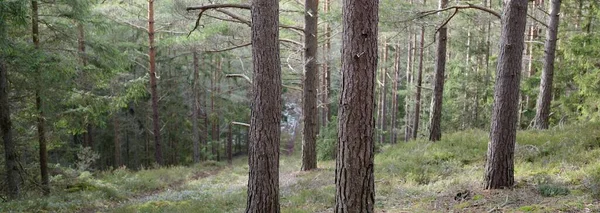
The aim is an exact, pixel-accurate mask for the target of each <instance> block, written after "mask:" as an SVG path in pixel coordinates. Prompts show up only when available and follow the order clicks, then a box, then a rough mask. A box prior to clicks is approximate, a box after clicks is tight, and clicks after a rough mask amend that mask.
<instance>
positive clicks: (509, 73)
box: [484, 0, 527, 189]
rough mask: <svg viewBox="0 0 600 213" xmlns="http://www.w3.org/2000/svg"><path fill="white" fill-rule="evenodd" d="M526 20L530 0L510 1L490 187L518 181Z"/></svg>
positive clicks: (499, 76) (487, 184)
mask: <svg viewBox="0 0 600 213" xmlns="http://www.w3.org/2000/svg"><path fill="white" fill-rule="evenodd" d="M526 21H527V0H508V1H507V2H506V5H505V6H504V13H503V16H502V33H501V36H500V54H499V56H498V68H497V72H496V86H495V89H494V107H493V111H492V122H491V123H492V124H491V131H490V142H489V143H488V151H487V162H486V166H485V181H484V182H485V188H486V189H499V188H505V187H512V186H513V184H514V151H515V141H516V136H517V117H518V114H519V108H518V107H519V105H518V104H519V86H520V80H521V68H522V63H521V61H522V60H523V55H522V54H523V46H524V33H525V28H526Z"/></svg>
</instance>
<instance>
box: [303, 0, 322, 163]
mask: <svg viewBox="0 0 600 213" xmlns="http://www.w3.org/2000/svg"><path fill="white" fill-rule="evenodd" d="M304 6H305V11H304V92H303V93H302V94H303V101H302V104H303V107H302V110H303V113H302V116H303V117H304V118H303V120H304V128H303V133H304V140H302V166H301V170H302V171H308V170H312V169H316V168H317V134H319V125H318V123H319V120H318V119H319V118H318V115H319V110H318V109H317V85H318V84H319V82H318V76H319V70H318V64H317V48H318V41H317V21H318V12H319V1H318V0H306V1H305V3H304Z"/></svg>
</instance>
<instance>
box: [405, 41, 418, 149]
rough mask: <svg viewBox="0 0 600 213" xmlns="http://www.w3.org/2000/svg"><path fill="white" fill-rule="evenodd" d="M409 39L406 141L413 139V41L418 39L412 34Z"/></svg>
mask: <svg viewBox="0 0 600 213" xmlns="http://www.w3.org/2000/svg"><path fill="white" fill-rule="evenodd" d="M409 37H410V38H411V39H409V41H408V56H407V57H406V58H407V62H406V91H407V93H406V96H405V97H404V126H405V129H404V141H409V140H410V139H411V138H412V128H411V124H410V122H411V116H410V115H411V113H410V108H411V106H410V101H411V100H410V90H411V88H412V85H413V84H412V78H413V76H412V70H413V69H412V68H413V56H414V54H413V53H415V50H414V46H413V40H415V39H416V38H415V37H414V36H413V35H412V32H410V33H409Z"/></svg>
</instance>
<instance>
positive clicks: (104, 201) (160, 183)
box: [0, 162, 225, 212]
mask: <svg viewBox="0 0 600 213" xmlns="http://www.w3.org/2000/svg"><path fill="white" fill-rule="evenodd" d="M222 167H225V166H224V164H222V163H215V162H206V163H202V164H198V165H195V166H192V167H184V166H174V167H163V168H155V169H142V170H139V171H131V170H129V169H127V168H124V167H122V168H118V169H115V170H112V171H104V172H99V173H96V174H92V173H90V172H87V171H83V172H77V171H75V170H72V169H68V168H64V171H63V172H62V174H59V175H56V176H53V177H52V179H51V185H52V193H51V195H50V196H48V197H42V196H40V195H38V194H33V193H32V194H28V195H24V196H22V197H23V198H21V199H19V200H16V201H12V202H7V203H1V204H0V212H10V211H12V212H78V211H84V210H93V209H97V208H107V207H110V206H111V205H113V204H115V203H119V202H125V201H127V200H130V199H132V198H135V197H137V196H144V195H146V194H152V193H154V192H157V191H162V190H166V189H169V188H173V187H176V186H178V185H179V184H180V183H183V182H186V181H188V180H190V179H194V178H196V177H199V176H207V175H209V173H213V172H214V171H216V170H218V169H220V168H222Z"/></svg>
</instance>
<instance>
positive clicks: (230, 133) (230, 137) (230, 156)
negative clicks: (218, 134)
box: [227, 124, 233, 165]
mask: <svg viewBox="0 0 600 213" xmlns="http://www.w3.org/2000/svg"><path fill="white" fill-rule="evenodd" d="M231 126H232V124H229V125H228V128H229V130H228V131H227V163H228V164H229V165H231V164H232V162H233V153H232V151H231V144H232V143H233V130H232V128H231Z"/></svg>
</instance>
